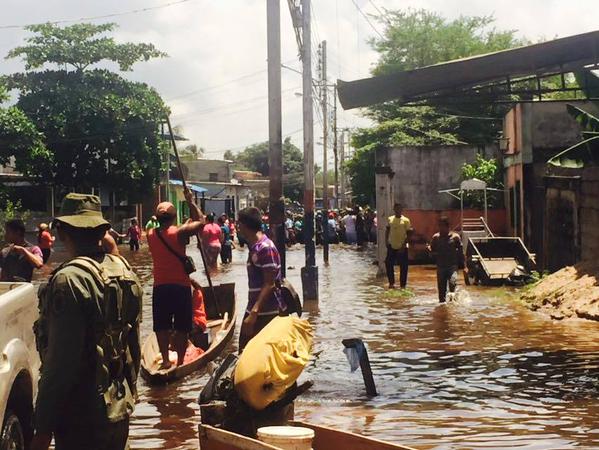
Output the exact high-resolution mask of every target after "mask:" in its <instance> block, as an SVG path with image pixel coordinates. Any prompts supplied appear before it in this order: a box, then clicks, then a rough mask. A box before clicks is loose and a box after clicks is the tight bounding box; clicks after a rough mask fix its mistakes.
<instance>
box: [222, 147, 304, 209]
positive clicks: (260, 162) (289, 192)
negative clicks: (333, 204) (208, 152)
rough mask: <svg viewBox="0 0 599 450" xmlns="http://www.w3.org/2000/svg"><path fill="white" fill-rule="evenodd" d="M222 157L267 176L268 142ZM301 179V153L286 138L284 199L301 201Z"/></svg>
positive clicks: (302, 158) (302, 165)
mask: <svg viewBox="0 0 599 450" xmlns="http://www.w3.org/2000/svg"><path fill="white" fill-rule="evenodd" d="M224 157H225V159H229V160H231V161H234V162H235V163H236V166H237V167H239V168H240V169H243V170H252V171H254V172H260V173H261V174H262V175H263V176H268V175H269V170H270V167H269V165H268V142H262V143H260V144H254V145H250V146H249V147H246V148H245V149H244V150H243V151H241V152H239V153H238V154H237V155H234V154H233V152H231V151H228V153H227V152H225V156H224ZM303 177H304V157H303V154H302V151H301V150H300V149H299V148H297V147H296V146H295V145H294V144H293V143H292V142H291V138H289V137H288V138H286V139H285V141H284V142H283V194H284V195H285V197H287V198H289V199H291V200H293V201H299V200H301V198H302V196H303V190H304V178H303Z"/></svg>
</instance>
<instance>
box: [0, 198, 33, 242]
mask: <svg viewBox="0 0 599 450" xmlns="http://www.w3.org/2000/svg"><path fill="white" fill-rule="evenodd" d="M29 216H30V212H29V211H23V207H22V206H21V202H20V201H19V200H17V201H13V200H11V198H10V195H9V194H8V192H7V191H6V190H4V189H2V190H0V242H4V232H5V228H6V227H5V224H6V222H8V221H9V220H12V219H21V220H23V221H26V220H27V219H28V218H29Z"/></svg>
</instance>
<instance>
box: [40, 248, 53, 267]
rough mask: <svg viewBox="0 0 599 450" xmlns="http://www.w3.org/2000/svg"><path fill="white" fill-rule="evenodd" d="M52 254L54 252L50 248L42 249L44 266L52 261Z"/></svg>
mask: <svg viewBox="0 0 599 450" xmlns="http://www.w3.org/2000/svg"><path fill="white" fill-rule="evenodd" d="M51 254H52V250H51V249H49V248H42V260H43V261H44V264H46V263H47V262H48V260H49V259H50V255H51Z"/></svg>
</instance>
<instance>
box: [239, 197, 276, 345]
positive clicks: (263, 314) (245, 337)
mask: <svg viewBox="0 0 599 450" xmlns="http://www.w3.org/2000/svg"><path fill="white" fill-rule="evenodd" d="M237 225H238V230H239V235H240V236H241V237H243V239H244V240H245V241H246V242H247V243H248V247H249V248H250V252H249V255H248V262H247V271H248V285H249V289H248V306H247V309H246V312H245V315H244V317H243V324H242V326H241V333H240V335H239V353H241V352H242V351H243V349H244V347H245V346H246V344H247V343H248V342H249V341H250V339H252V338H253V337H254V336H255V335H257V334H258V333H259V332H260V330H262V329H263V328H264V327H265V326H266V325H268V323H269V322H270V321H271V320H272V319H274V318H275V317H276V316H277V315H278V314H279V308H280V307H281V306H280V305H281V294H280V291H279V289H277V287H276V281H277V280H278V281H280V280H281V278H282V276H281V256H280V254H279V251H278V250H277V247H276V246H275V244H274V243H273V242H272V241H271V240H270V239H269V238H268V236H267V235H266V234H265V233H264V232H263V231H262V218H261V214H260V211H259V210H258V208H253V207H252V208H245V209H242V210H241V211H239V217H238V220H237Z"/></svg>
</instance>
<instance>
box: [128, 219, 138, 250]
mask: <svg viewBox="0 0 599 450" xmlns="http://www.w3.org/2000/svg"><path fill="white" fill-rule="evenodd" d="M126 236H129V249H130V250H131V251H138V250H139V241H140V240H141V228H140V227H139V225H138V224H137V219H131V226H130V227H129V229H128V230H127V234H126Z"/></svg>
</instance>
